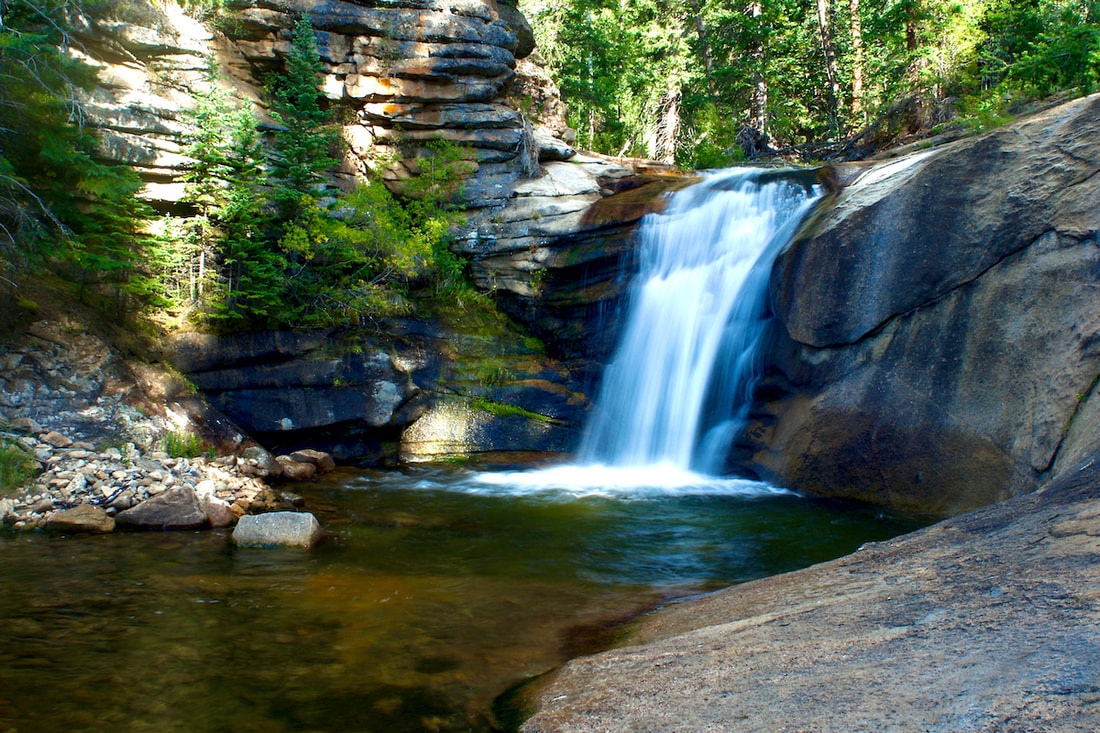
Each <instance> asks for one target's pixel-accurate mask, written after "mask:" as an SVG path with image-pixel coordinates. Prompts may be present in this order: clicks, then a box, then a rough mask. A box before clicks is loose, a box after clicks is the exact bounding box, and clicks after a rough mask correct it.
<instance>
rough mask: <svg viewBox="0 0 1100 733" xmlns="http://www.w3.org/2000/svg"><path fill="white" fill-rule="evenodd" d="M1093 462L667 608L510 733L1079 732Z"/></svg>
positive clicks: (1095, 537)
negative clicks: (993, 500) (893, 535)
mask: <svg viewBox="0 0 1100 733" xmlns="http://www.w3.org/2000/svg"><path fill="white" fill-rule="evenodd" d="M1097 486H1100V460H1093V461H1086V462H1085V463H1084V464H1079V465H1078V466H1075V467H1074V468H1073V469H1072V470H1070V471H1067V472H1066V473H1065V475H1064V476H1063V477H1062V478H1060V479H1059V480H1057V481H1056V482H1055V483H1053V484H1051V485H1049V486H1048V487H1046V488H1044V489H1043V490H1041V491H1039V492H1038V493H1034V494H1030V495H1027V496H1023V497H1019V498H1016V499H1012V500H1009V501H1007V502H1004V503H1001V504H998V505H995V506H991V507H987V508H985V509H981V510H977V511H974V512H971V513H969V514H964V515H961V516H958V517H956V518H954V519H951V520H947V521H944V522H941V523H940V524H937V525H934V526H932V527H929V528H927V529H924V530H921V531H918V532H915V533H913V534H910V535H907V536H904V537H900V538H897V539H894V540H891V541H889V542H883V543H877V544H872V545H869V546H865V547H864V548H861V549H860V550H859V551H858V552H856V553H854V554H852V555H850V556H848V557H844V558H841V559H839V560H835V561H832V562H828V563H823V564H821V565H817V566H814V567H811V568H807V569H805V570H800V571H798V572H794V573H789V574H786V575H780V576H776V577H772V578H766V579H763V580H758V581H754V582H752V583H746V584H744V585H741V586H735V587H733V588H730V589H727V590H724V591H721V592H718V593H715V594H712V595H709V596H706V597H703V598H701V599H699V600H697V601H693V602H687V603H681V604H676V605H674V606H671V607H669V608H668V609H666V610H664V611H661V612H658V613H657V614H655V615H653V616H651V617H647V618H646V619H644V620H643V621H642V622H641V623H640V625H639V627H638V628H637V629H636V631H635V632H634V633H633V634H632V635H631V644H632V645H631V646H625V647H623V648H621V649H616V650H613V651H609V652H605V653H602V654H598V655H595V656H592V657H585V658H581V659H577V660H574V661H572V662H570V663H568V664H567V665H566V666H565V667H564V668H563V669H562V670H561V671H560V672H558V673H556V675H555V676H554V677H553V678H552V679H551V680H550V681H549V682H548V683H546V684H544V685H542V686H541V687H540V688H539V689H538V690H537V692H536V693H534V694H533V695H532V696H530V699H531V700H532V701H533V702H534V704H535V705H536V707H538V708H539V711H538V713H537V714H535V715H534V716H533V717H531V718H530V719H529V720H528V721H527V722H526V723H525V724H524V725H523V726H522V728H521V730H522V731H525V732H526V733H551V732H556V733H564V732H566V731H576V732H578V733H579V732H580V731H586V732H587V731H604V732H606V733H610V732H613V731H622V732H623V733H626V732H627V731H629V732H630V733H638V732H639V731H668V730H691V731H730V730H736V731H806V730H812V731H821V732H822V733H825V732H830V731H835V732H837V733H841V732H843V733H860V732H864V731H866V732H867V733H880V732H881V731H893V730H897V731H913V730H951V731H961V730H966V731H1010V730H1011V731H1017V730H1018V731H1035V730H1042V731H1052V732H1060V731H1087V730H1095V729H1096V727H1097V725H1098V723H1100V570H1098V568H1100V565H1098V564H1097V561H1098V560H1100V491H1098V489H1097Z"/></svg>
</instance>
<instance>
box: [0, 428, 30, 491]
mask: <svg viewBox="0 0 1100 733" xmlns="http://www.w3.org/2000/svg"><path fill="white" fill-rule="evenodd" d="M36 467H37V464H35V461H34V459H33V458H32V457H31V456H30V455H28V454H27V452H26V451H25V450H23V448H22V446H20V445H18V444H17V443H13V442H11V441H9V440H4V439H0V495H3V494H6V493H8V492H10V491H14V490H15V489H19V488H22V487H23V486H26V485H27V482H28V481H30V479H31V477H32V476H34V473H35V469H36Z"/></svg>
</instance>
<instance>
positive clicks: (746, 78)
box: [521, 0, 1100, 168]
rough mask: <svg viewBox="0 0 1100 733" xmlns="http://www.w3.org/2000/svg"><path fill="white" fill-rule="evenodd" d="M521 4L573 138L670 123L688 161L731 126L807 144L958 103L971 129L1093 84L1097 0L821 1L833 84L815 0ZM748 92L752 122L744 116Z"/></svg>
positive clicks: (709, 157)
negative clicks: (762, 97) (759, 111)
mask: <svg viewBox="0 0 1100 733" xmlns="http://www.w3.org/2000/svg"><path fill="white" fill-rule="evenodd" d="M521 5H522V7H523V9H524V11H525V13H526V14H527V16H528V18H530V19H531V21H532V25H533V26H534V28H535V33H536V37H537V39H538V41H539V46H540V48H541V49H542V51H543V53H544V55H545V56H546V58H547V60H548V63H549V65H550V67H551V70H552V72H553V74H554V76H555V79H556V80H557V82H558V84H559V86H560V88H561V90H562V95H563V97H564V99H565V101H566V102H567V103H568V104H569V106H570V110H571V114H570V118H569V120H570V124H571V125H572V126H573V127H576V128H577V130H578V142H579V144H580V145H582V146H584V147H589V148H591V149H594V150H597V151H599V152H603V153H607V154H612V155H614V154H644V155H648V156H650V157H666V156H667V145H663V144H662V143H661V141H662V140H663V139H664V138H665V137H667V136H668V134H670V132H672V133H674V134H675V157H676V161H677V162H678V163H680V164H681V165H685V166H689V167H692V168H708V167H713V166H719V165H728V164H730V163H734V162H736V161H737V157H738V156H737V152H736V151H737V150H738V149H739V148H740V147H741V144H740V141H741V139H742V137H741V134H740V133H741V129H742V127H745V126H750V127H753V128H754V129H756V130H757V131H758V132H766V133H767V134H768V135H769V136H770V138H771V140H772V141H773V143H774V144H775V145H776V146H778V147H788V148H789V147H792V146H805V148H806V149H811V148H812V146H813V145H814V144H820V143H823V142H825V141H828V140H835V139H837V138H838V137H841V136H843V132H844V131H845V130H857V129H859V128H861V127H863V126H864V125H865V124H867V123H868V122H879V123H880V124H879V125H878V126H877V127H878V129H880V130H882V131H886V133H887V134H888V135H890V136H904V135H907V134H909V133H911V132H914V131H917V130H928V129H930V128H932V127H933V126H935V125H937V124H940V123H944V122H947V121H949V120H950V119H951V117H952V116H953V115H954V114H955V113H957V112H959V111H960V110H961V111H962V112H963V114H964V115H966V116H967V117H966V119H967V123H968V124H969V125H970V126H971V127H972V128H974V129H986V128H987V127H988V126H989V125H992V124H996V123H997V121H998V120H1000V119H1004V118H1005V117H1006V111H1007V110H1009V109H1011V108H1012V107H1013V106H1014V105H1018V104H1020V103H1021V102H1026V101H1028V100H1031V99H1035V98H1039V97H1042V96H1045V95H1047V94H1050V93H1052V92H1055V91H1060V90H1072V91H1074V92H1075V93H1087V92H1089V91H1092V90H1094V89H1096V88H1098V87H1100V1H1098V0H1022V1H1021V0H858V2H856V3H855V8H856V9H857V11H858V14H857V15H853V13H852V8H853V4H852V3H851V2H843V0H825V6H826V17H827V18H828V20H829V25H830V42H831V44H832V47H833V48H834V50H835V54H836V58H837V72H838V73H837V77H836V81H837V87H838V88H837V92H838V94H836V95H834V93H833V87H832V82H831V80H830V79H829V75H828V73H827V67H826V64H825V55H824V53H823V44H824V40H823V36H822V29H821V26H820V24H819V20H818V16H817V13H816V6H815V3H807V2H796V1H795V0H760V1H759V2H752V1H751V0H745V1H744V2H731V1H730V0H689V2H686V3H669V2H665V0H615V2H611V1H609V0H597V1H596V2H590V1H589V0H560V1H555V2H551V1H550V0H523V2H522V3H521ZM857 30H858V33H859V35H858V36H857V35H856V31H857ZM857 38H858V39H859V41H860V42H859V46H858V48H859V51H858V55H857V52H856V39H857ZM857 72H859V73H858V74H857ZM857 77H858V78H859V79H860V80H861V87H862V88H861V90H860V91H859V94H858V97H859V98H858V99H854V97H855V96H856V81H855V80H856V78H857ZM759 92H766V99H767V103H766V116H765V119H764V120H763V123H762V124H763V128H761V126H760V125H761V123H758V122H757V121H756V120H755V119H754V117H753V114H752V113H753V102H754V101H755V100H757V99H758V97H757V94H758V93H759ZM899 112H901V113H903V115H900V116H899ZM677 123H678V124H677ZM883 123H885V124H883ZM818 149H820V148H818ZM811 152H812V150H811Z"/></svg>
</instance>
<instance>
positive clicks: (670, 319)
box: [482, 169, 819, 495]
mask: <svg viewBox="0 0 1100 733" xmlns="http://www.w3.org/2000/svg"><path fill="white" fill-rule="evenodd" d="M758 175H759V171H754V170H750V169H741V170H738V169H734V170H728V171H722V172H719V173H715V174H712V175H710V176H708V177H707V178H706V180H704V181H703V182H701V183H699V184H696V185H694V186H692V187H690V188H687V189H685V190H683V191H680V192H678V193H676V194H674V195H673V197H672V198H671V200H670V201H669V203H668V205H667V207H666V208H665V210H664V211H663V212H662V213H660V214H651V215H649V216H647V217H646V218H645V219H644V220H643V222H642V224H641V227H640V231H639V235H638V236H639V257H640V269H639V272H638V274H637V275H636V276H635V280H634V289H633V292H632V295H631V297H630V302H629V305H628V311H627V313H628V315H627V321H626V326H625V329H624V332H623V336H622V338H621V340H620V343H619V346H618V348H617V350H616V352H615V355H614V357H613V358H612V360H611V363H610V364H609V365H608V367H607V369H606V371H605V373H604V377H603V383H602V385H601V388H600V393H599V396H598V397H597V399H596V402H595V408H594V412H593V415H592V416H591V418H590V419H589V422H588V424H587V425H586V427H585V431H584V435H583V438H582V441H581V446H580V450H579V451H578V454H577V463H576V464H575V465H571V466H561V467H557V468H551V469H546V470H543V471H535V472H530V473H507V474H486V475H483V477H482V481H484V482H486V483H491V484H496V485H499V486H504V485H513V486H514V485H517V484H519V485H522V486H526V487H531V488H540V489H548V488H557V489H561V490H572V491H581V492H584V491H587V490H590V489H593V488H596V489H598V490H599V491H601V492H610V493H618V492H628V491H630V490H633V489H634V488H636V487H654V488H656V487H660V490H661V491H679V490H682V491H686V492H691V493H715V492H723V493H732V494H742V495H744V494H752V493H771V492H774V491H777V489H775V488H774V487H771V486H768V485H766V484H761V483H759V482H753V481H746V480H743V479H720V478H717V477H715V476H714V475H713V474H714V473H715V472H716V471H718V470H720V468H721V466H722V463H723V462H724V459H725V452H726V450H727V449H728V447H729V443H730V440H731V439H732V438H733V436H734V435H735V434H736V432H737V429H738V428H739V427H740V425H741V423H742V421H743V420H744V417H745V415H744V412H745V410H746V409H747V407H748V403H749V394H750V392H751V389H752V384H753V381H754V380H755V378H756V377H757V376H758V374H757V371H758V366H757V356H758V353H759V351H760V347H761V345H762V343H761V342H762V339H763V338H764V336H765V334H766V326H767V321H768V309H767V303H766V289H767V279H768V274H769V271H770V269H771V265H772V263H773V261H774V259H775V257H776V255H777V254H778V252H779V251H780V250H781V249H782V247H783V246H784V245H785V244H786V243H787V242H788V241H789V240H790V238H791V236H793V233H794V230H795V228H796V227H797V226H798V223H799V222H800V221H801V220H802V218H803V216H804V215H805V213H806V212H807V211H808V210H809V208H810V207H811V205H812V203H813V201H814V200H815V199H816V197H817V195H819V194H818V192H813V193H810V192H807V191H806V190H805V188H803V187H802V186H801V185H799V184H795V183H791V182H788V181H782V180H775V179H773V180H771V181H769V182H767V183H760V182H758V181H757V177H758ZM570 487H572V488H570Z"/></svg>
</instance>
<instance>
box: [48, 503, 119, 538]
mask: <svg viewBox="0 0 1100 733" xmlns="http://www.w3.org/2000/svg"><path fill="white" fill-rule="evenodd" d="M46 529H48V530H51V531H54V532H94V533H97V534H107V533H108V532H113V531H114V530H115V520H114V518H113V517H111V516H110V515H108V514H107V512H106V510H104V509H101V508H99V507H97V506H92V505H90V504H80V505H79V506H75V507H73V508H72V509H66V510H64V511H60V512H57V513H56V514H54V515H52V516H51V517H50V518H49V519H47V520H46Z"/></svg>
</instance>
